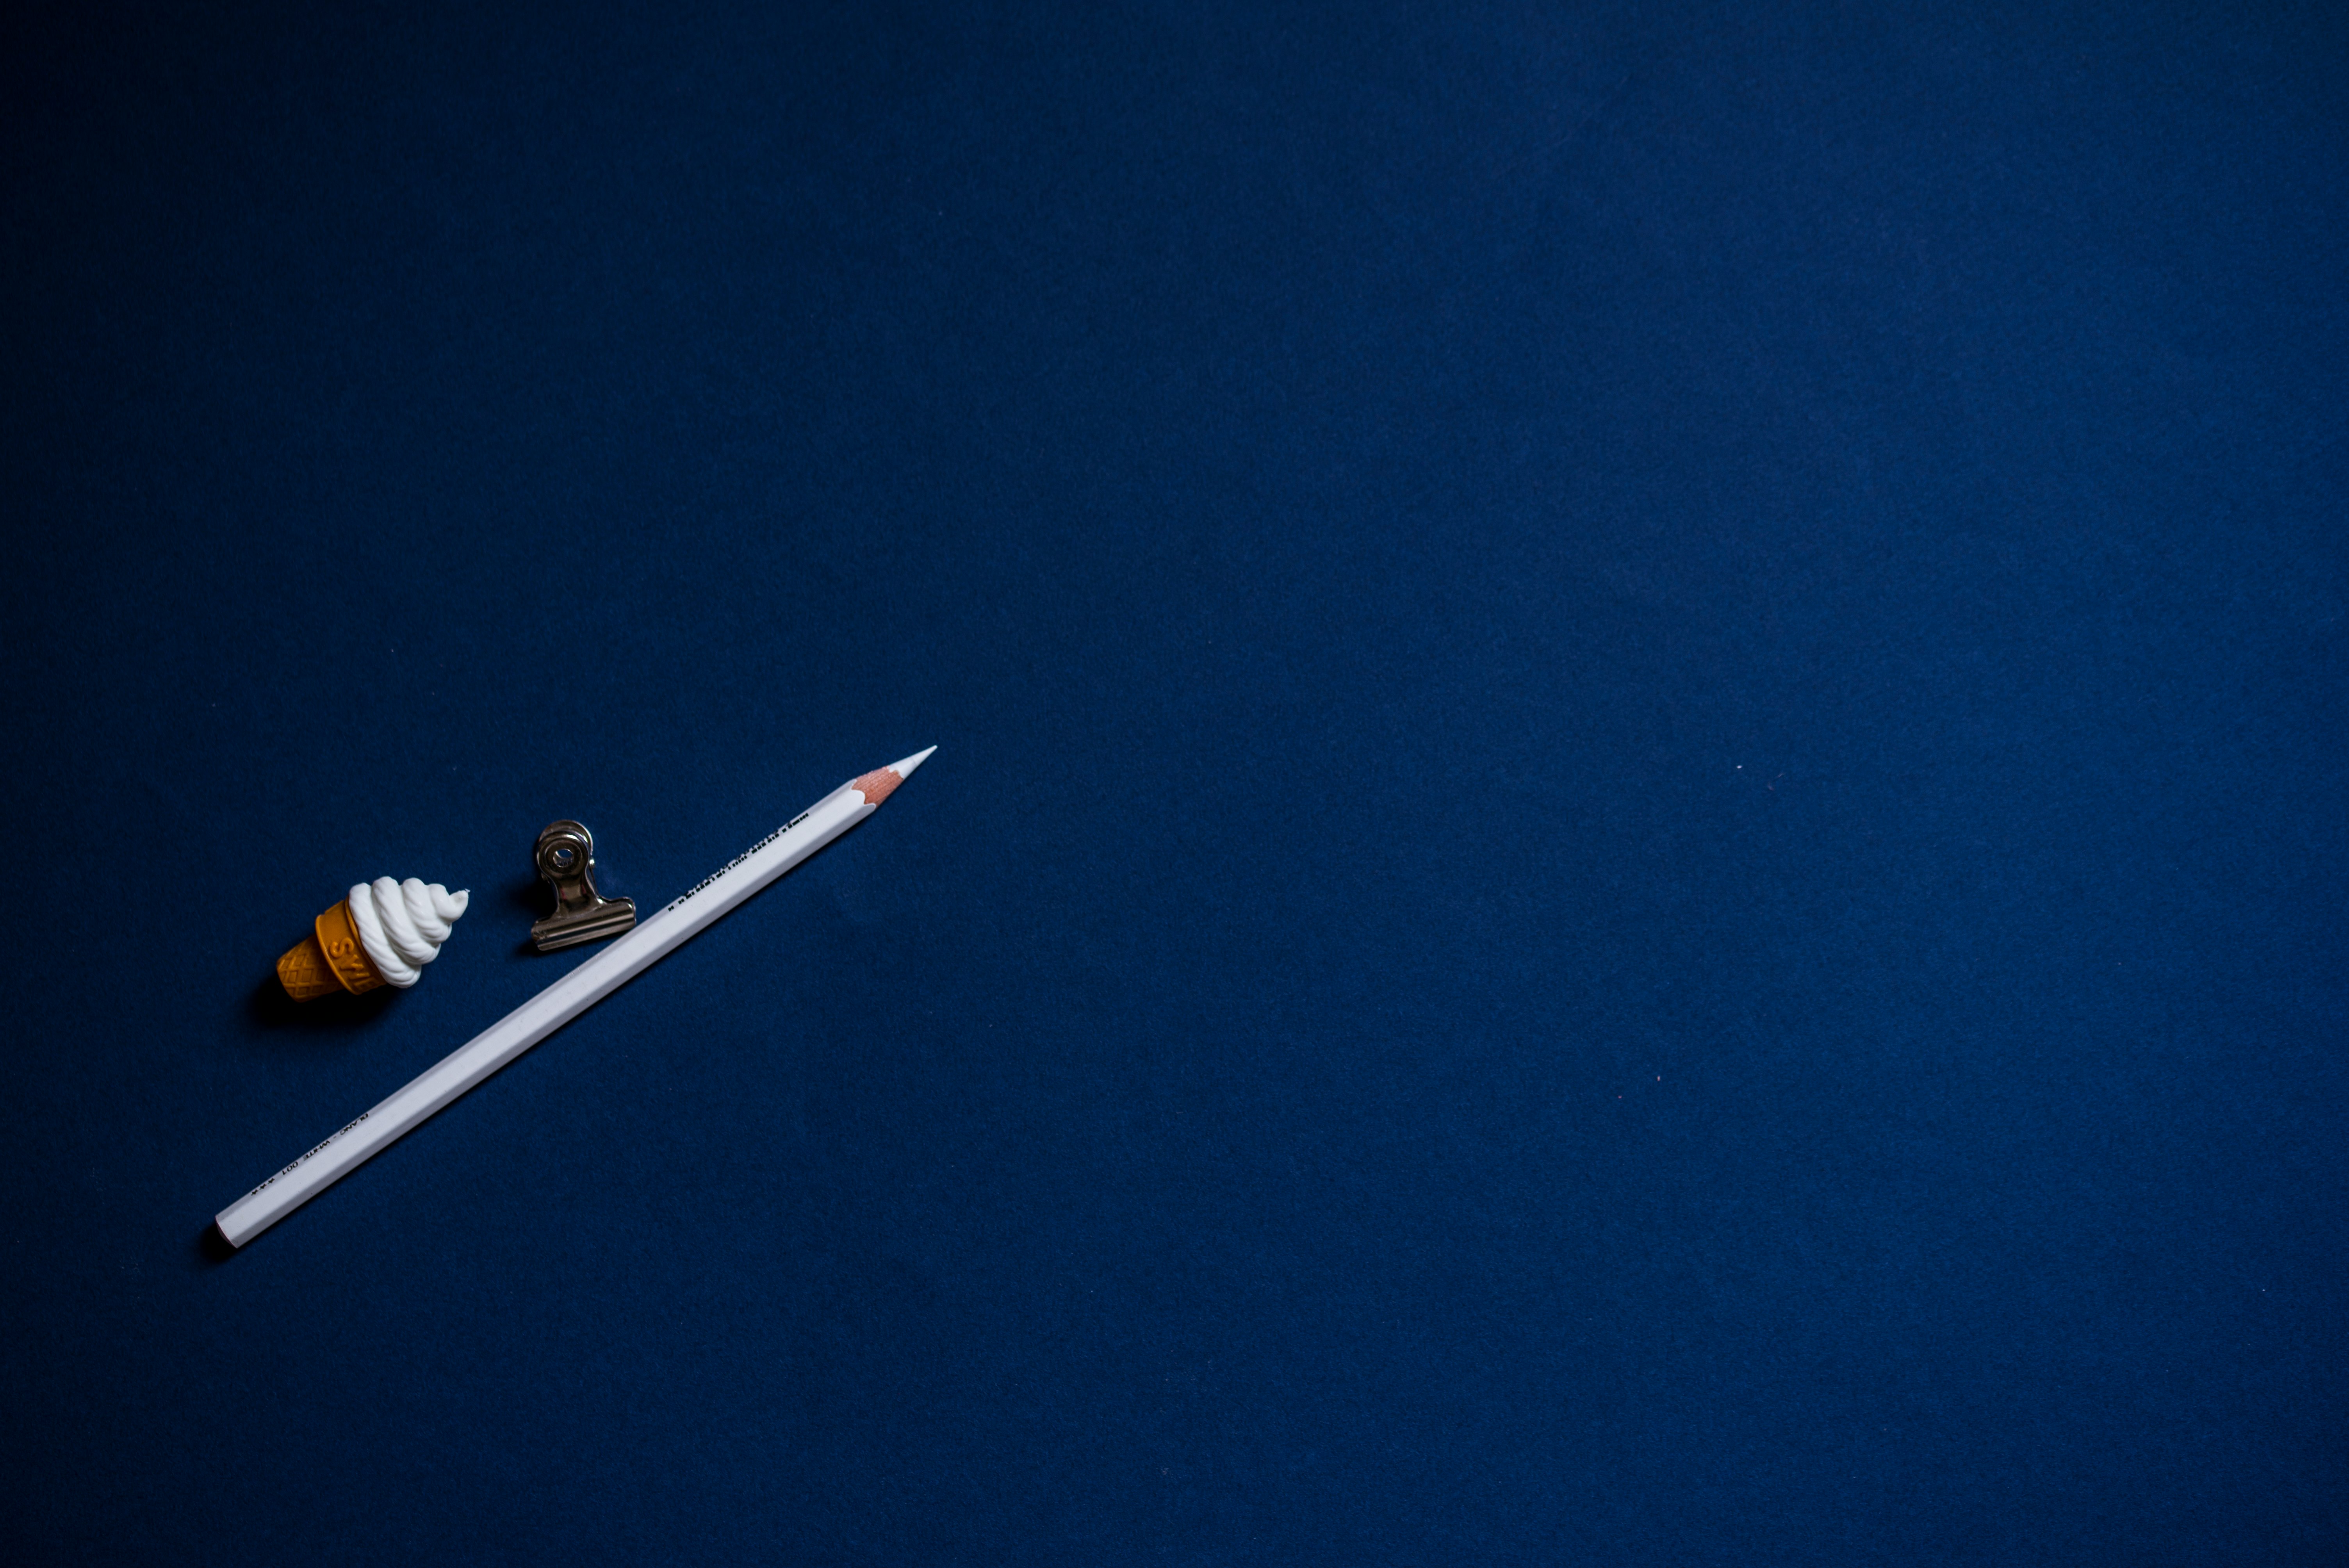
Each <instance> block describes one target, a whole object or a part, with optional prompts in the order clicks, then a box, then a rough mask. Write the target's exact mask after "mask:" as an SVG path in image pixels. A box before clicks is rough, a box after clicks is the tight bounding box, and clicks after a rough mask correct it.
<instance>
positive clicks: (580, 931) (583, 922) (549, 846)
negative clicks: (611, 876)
mask: <svg viewBox="0 0 2349 1568" xmlns="http://www.w3.org/2000/svg"><path fill="white" fill-rule="evenodd" d="M533 858H534V859H535V860H536V861H537V862H538V874H539V878H540V880H541V881H543V882H545V883H546V885H547V886H549V887H551V888H553V889H554V913H553V914H550V915H548V916H547V917H546V918H545V919H544V920H542V921H540V922H539V923H536V924H535V925H533V926H532V927H531V928H530V940H531V942H532V944H533V945H534V946H536V947H537V949H538V950H539V951H540V952H541V953H552V952H554V950H555V949H556V948H558V947H572V946H575V945H577V944H580V943H582V942H597V941H601V940H602V939H603V938H605V937H606V936H617V935H619V934H620V933H622V932H624V931H626V930H627V929H628V928H629V927H630V926H632V925H634V924H636V900H635V899H632V898H605V897H604V896H603V895H602V894H601V893H598V892H596V891H595V836H594V835H593V834H591V833H589V832H588V831H587V830H586V829H585V828H583V827H581V826H580V825H579V824H578V823H576V822H574V821H572V820H569V819H568V818H566V819H564V820H562V821H560V822H549V823H548V824H547V825H546V827H545V829H544V830H543V831H542V832H541V833H540V834H539V835H538V847H537V849H536V850H535V851H533Z"/></svg>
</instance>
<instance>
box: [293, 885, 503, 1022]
mask: <svg viewBox="0 0 2349 1568" xmlns="http://www.w3.org/2000/svg"><path fill="white" fill-rule="evenodd" d="M470 896H471V895H470V894H467V893H464V892H450V891H449V890H448V889H447V888H445V887H442V886H441V885H440V883H439V882H429V883H428V882H419V881H418V880H417V879H416V878H414V877H410V878H409V879H408V880H407V881H406V882H394V881H392V880H391V878H389V877H378V878H376V880H375V881H373V882H361V883H359V884H358V885H357V887H354V888H353V889H351V891H350V895H349V896H348V897H347V898H345V899H344V900H343V901H342V902H341V903H338V904H336V905H335V906H334V907H333V908H332V909H330V910H327V911H326V913H324V914H321V915H320V916H318V918H317V920H316V922H314V923H313V924H312V928H311V934H309V935H308V936H305V937H304V938H303V939H302V941H301V943H300V944H298V945H296V946H295V947H294V948H292V949H290V950H289V951H288V952H287V953H286V954H285V957H283V958H281V959H279V960H278V961H277V978H278V981H279V982H280V983H281V984H282V985H285V993H286V995H289V996H292V997H293V998H294V999H295V1001H296V1002H306V1001H308V1000H310V999H311V998H312V997H313V996H324V995H327V994H328V993H329V992H334V991H348V992H351V993H352V994H353V995H357V993H359V992H361V991H372V990H374V989H375V988H376V987H377V986H378V985H397V986H399V987H402V988H405V987H407V986H409V985H415V984H416V982H417V979H418V977H419V975H422V974H423V973H424V965H427V964H429V963H431V962H432V960H433V959H435V958H437V957H439V956H440V944H442V943H444V942H446V941H448V940H449V931H450V926H451V925H452V924H453V923H455V921H456V919H457V917H458V916H459V915H460V914H462V913H465V905H466V903H467V902H468V900H469V898H470Z"/></svg>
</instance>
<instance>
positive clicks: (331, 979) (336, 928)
mask: <svg viewBox="0 0 2349 1568" xmlns="http://www.w3.org/2000/svg"><path fill="white" fill-rule="evenodd" d="M277 979H278V983H279V984H281V985H284V986H285V994H286V995H289V996H291V997H293V998H294V999H295V1001H296V1002H307V1001H308V1000H310V999H311V998H312V997H313V996H324V995H326V994H327V993H329V992H332V991H348V992H351V993H353V994H354V995H356V994H357V993H358V992H361V991H372V990H374V989H375V988H376V987H377V986H378V985H382V984H383V983H384V979H383V976H382V975H378V974H377V973H376V967H375V965H373V964H370V963H369V962H367V949H365V948H364V947H361V946H360V945H359V934H358V932H357V929H356V928H354V927H353V926H352V924H351V906H350V903H349V901H348V900H345V901H344V902H343V903H338V904H336V905H335V907H334V908H332V909H330V910H328V911H326V913H324V914H322V915H320V916H319V917H318V918H317V920H316V922H315V923H313V926H312V932H311V934H310V935H308V936H305V937H304V938H303V939H302V941H301V943H300V944H299V945H297V946H295V947H293V948H291V949H289V950H287V952H286V954H285V957H283V958H281V959H279V960H278V961H277Z"/></svg>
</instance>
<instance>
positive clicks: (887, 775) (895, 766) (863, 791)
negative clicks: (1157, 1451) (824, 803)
mask: <svg viewBox="0 0 2349 1568" xmlns="http://www.w3.org/2000/svg"><path fill="white" fill-rule="evenodd" d="M936 749H937V748H936V747H935V746H933V747H931V748H930V751H936ZM930 751H916V752H915V753H914V755H912V756H911V757H905V758H899V759H898V760H897V761H895V762H892V763H891V764H889V766H888V767H886V768H875V769H874V770H873V771H872V772H870V773H867V774H865V775H864V777H863V778H861V779H850V780H849V788H851V789H854V790H855V791H856V792H857V793H858V794H860V795H862V796H864V803H865V804H866V805H868V806H878V805H879V804H881V802H882V801H884V800H886V799H888V798H889V794H890V791H892V790H894V789H896V788H897V786H898V785H900V784H903V783H904V782H905V779H906V777H907V775H909V774H911V773H912V772H913V771H914V769H916V768H919V767H920V766H921V765H922V764H923V763H924V762H926V761H927V760H928V759H929V755H930Z"/></svg>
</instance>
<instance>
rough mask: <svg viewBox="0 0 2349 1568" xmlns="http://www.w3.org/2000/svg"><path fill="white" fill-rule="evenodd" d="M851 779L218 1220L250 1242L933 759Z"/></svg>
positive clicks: (864, 813)
mask: <svg viewBox="0 0 2349 1568" xmlns="http://www.w3.org/2000/svg"><path fill="white" fill-rule="evenodd" d="M936 749H937V748H936V747H935V746H933V747H931V748H929V750H928V751H917V752H916V753H914V755H913V756H911V757H908V758H905V760H904V761H902V762H893V763H891V764H890V765H889V766H888V767H886V768H876V769H874V770H873V771H872V772H870V773H867V774H865V775H864V777H862V778H860V779H851V780H850V781H849V782H847V783H845V784H843V785H842V786H841V787H840V788H839V789H834V790H833V792H832V793H831V794H829V795H826V796H825V797H824V798H823V799H821V800H818V801H817V802H816V803H815V804H814V805H812V806H810V807H809V808H808V809H807V810H804V811H802V812H801V813H800V814H799V815H798V816H796V817H793V818H792V820H790V821H788V822H786V823H784V824H783V825H782V826H781V827H780V828H777V829H776V830H774V831H773V832H771V833H769V834H768V835H767V836H766V837H765V838H763V839H761V840H760V841H758V842H757V843H755V844H752V845H751V846H750V848H749V849H747V850H745V851H742V852H741V853H740V854H739V855H737V856H735V857H734V858H733V859H732V860H730V861H727V862H726V864H725V865H723V866H721V867H720V868H719V870H717V871H716V872H712V873H711V874H709V876H707V877H704V878H703V879H702V880H701V881H700V882H696V883H695V884H694V885H693V886H692V887H690V888H688V889H687V890H686V891H685V892H684V893H683V894H682V895H681V896H680V897H678V899H677V900H675V901H674V902H673V903H670V904H668V905H667V907H666V908H664V909H663V910H661V912H660V913H657V914H656V915H654V916H653V917H652V918H651V919H649V920H647V921H645V922H644V923H642V924H640V925H638V926H637V927H636V929H635V930H634V931H631V932H629V933H628V934H626V935H625V936H621V937H618V938H616V939H615V940H614V941H613V943H612V944H611V945H610V946H608V947H606V948H605V949H604V951H602V952H601V953H598V954H595V957H593V958H590V959H589V960H587V962H586V963H585V964H582V965H579V967H578V968H576V969H574V970H573V971H571V973H570V974H568V975H564V977H563V978H562V979H560V980H557V981H556V982H555V983H554V985H549V986H548V987H547V988H546V989H545V990H543V991H541V992H540V993H539V994H538V995H535V996H533V997H532V998H531V999H530V1000H529V1001H527V1002H525V1003H523V1005H522V1006H519V1007H517V1008H515V1009H514V1010H513V1011H512V1012H511V1013H509V1014H507V1015H506V1016H504V1017H502V1018H501V1019H499V1020H498V1021H497V1023H495V1024H493V1025H492V1026H490V1027H489V1028H488V1029H487V1030H485V1031H484V1032H482V1033H481V1034H479V1035H476V1036H475V1037H473V1038H472V1039H471V1040H470V1041H468V1042H467V1043H466V1044H465V1045H463V1046H461V1047H459V1048H458V1049H457V1050H455V1051H453V1052H451V1053H450V1055H448V1056H447V1057H442V1058H441V1060H440V1064H439V1065H438V1066H436V1067H434V1068H430V1069H429V1070H428V1071H427V1072H425V1073H424V1074H423V1075H422V1076H421V1077H419V1078H417V1079H416V1080H415V1081H414V1082H413V1083H410V1084H409V1086H408V1087H407V1088H403V1089H401V1090H400V1091H399V1092H398V1094H395V1095H393V1096H392V1097H391V1098H390V1099H387V1100H385V1101H384V1102H383V1103H382V1104H381V1105H378V1106H377V1107H376V1108H375V1109H373V1110H370V1111H367V1113H366V1114H364V1115H362V1116H361V1117H359V1119H357V1120H356V1121H354V1122H352V1123H351V1124H350V1125H349V1126H347V1127H346V1128H344V1129H343V1130H341V1131H339V1132H336V1134H335V1135H334V1136H333V1137H331V1138H329V1139H327V1140H326V1141H325V1142H324V1143H321V1144H320V1145H318V1147H317V1148H316V1149H313V1150H310V1152H309V1153H307V1154H305V1155H304V1156H302V1158H301V1159H299V1160H296V1161H294V1163H293V1164H291V1165H288V1166H287V1167H285V1170H283V1171H279V1172H278V1173H277V1174H276V1175H274V1176H272V1177H271V1178H270V1179H269V1180H268V1181H264V1182H263V1183H262V1184H261V1185H260V1186H258V1187H255V1188H254V1190H253V1191H250V1192H247V1193H246V1194H245V1195H244V1196H243V1197H242V1198H239V1199H238V1200H237V1201H236V1202H233V1203H231V1204H230V1205H229V1206H228V1207H227V1208H225V1209H222V1211H221V1212H219V1213H218V1214H217V1215H215V1216H214V1217H213V1221H212V1222H213V1223H214V1224H216V1225H218V1226H219V1227H220V1233H221V1234H222V1236H224V1237H226V1238H227V1239H228V1242H229V1244H230V1245H232V1246H239V1247H241V1246H243V1245H244V1243H247V1242H249V1241H251V1240H253V1238H254V1237H255V1236H257V1235H259V1234H261V1233H262V1232H264V1231H265V1230H267V1229H268V1228H269V1227H270V1226H272V1225H274V1224H275V1223H276V1222H278V1221H280V1220H282V1219H284V1218H285V1216H286V1215H288V1214H290V1213H292V1212H294V1211H295V1210H296V1209H298V1208H300V1207H301V1206H302V1205H303V1204H305V1203H306V1202H309V1201H310V1200H311V1199H313V1198H315V1197H316V1196H317V1195H318V1194H319V1193H320V1192H323V1191H326V1189H327V1188H328V1187H330V1186H332V1185H334V1183H335V1182H336V1181H338V1180H339V1179H340V1178H341V1177H343V1176H344V1175H345V1174H346V1173H347V1172H348V1171H351V1170H353V1169H354V1168H356V1167H357V1165H359V1164H360V1163H361V1162H362V1161H366V1160H367V1158H368V1157H369V1156H370V1155H372V1154H374V1153H375V1152H376V1151H377V1150H380V1149H382V1148H384V1147H385V1146H386V1145H388V1144H389V1143H390V1142H392V1140H395V1139H397V1138H398V1137H399V1136H400V1135H401V1134H402V1133H404V1132H406V1131H408V1130H409V1129H410V1128H413V1127H414V1126H416V1125H417V1124H418V1123H419V1122H420V1121H422V1120H424V1119H426V1118H427V1117H429V1116H430V1115H431V1114H432V1113H433V1112H434V1111H437V1110H439V1109H440V1108H441V1107H442V1106H444V1105H447V1104H448V1103H449V1102H450V1100H452V1099H456V1098H457V1097H458V1096H459V1095H460V1094H463V1093H464V1092H465V1091H466V1090H467V1089H469V1088H472V1087H473V1086H474V1085H475V1084H477V1083H480V1082H481V1080H482V1079H483V1078H488V1077H489V1076H490V1075H491V1074H492V1073H493V1072H495V1071H497V1070H498V1069H499V1068H502V1067H503V1066H505V1065H506V1064H507V1063H508V1062H510V1061H512V1060H513V1059H514V1058H515V1057H518V1056H520V1055H522V1054H523V1052H524V1051H526V1050H528V1049H530V1048H531V1047H533V1046H534V1045H536V1044H538V1042H539V1041H541V1040H543V1039H544V1038H546V1037H547V1036H549V1035H551V1034H553V1033H554V1031H555V1030H557V1029H559V1028H561V1027H563V1026H564V1025H565V1024H567V1023H569V1022H570V1021H571V1020H572V1019H574V1018H575V1017H577V1016H579V1015H580V1014H582V1013H584V1012H585V1011H586V1010H587V1009H588V1008H590V1007H592V1006H595V1004H596V1003H598V1002H600V1001H602V1000H603V999H604V998H605V997H606V996H608V995H611V994H612V993H613V992H614V991H616V990H618V989H619V988H620V987H621V986H622V985H626V984H627V983H628V982H629V981H630V980H633V979H635V978H636V976H637V975H640V974H642V973H643V972H644V971H645V970H647V969H648V968H650V967H651V966H652V965H655V964H657V963H658V962H659V961H660V960H661V959H663V958H665V957H667V955H668V954H669V952H670V951H671V950H672V949H674V948H676V947H677V946H678V944H681V943H683V942H684V941H685V940H686V939H687V938H688V937H690V936H692V935H693V934H695V933H697V932H698V931H699V930H700V929H701V928H702V927H703V926H705V925H708V924H709V923H710V922H711V921H713V920H716V919H717V918H718V917H719V915H721V914H724V913H726V912H727V911H728V910H730V909H732V908H733V907H734V906H735V905H737V904H739V903H741V902H742V901H743V900H745V899H747V898H749V897H750V895H751V894H752V893H754V892H758V891H759V890H760V889H761V888H762V887H765V886H766V885H767V884H768V883H769V882H773V881H774V880H775V879H776V878H777V877H779V876H781V875H782V874H783V873H784V872H787V871H789V870H791V869H792V867H793V866H795V865H797V864H799V863H800V862H801V861H803V860H805V859H807V858H808V857H809V856H810V855H812V854H813V853H815V852H816V851H818V850H820V849H822V848H823V847H824V845H826V844H828V843H830V842H832V841H833V840H834V839H836V838H838V837H840V835H841V834H843V833H844V832H846V831H847V830H849V829H851V828H853V827H854V826H855V825H856V824H857V823H859V822H861V821H863V820H864V819H865V818H867V817H869V816H871V815H872V814H873V811H874V808H875V807H877V806H878V805H880V804H881V802H882V801H884V800H885V799H888V798H889V792H890V791H891V790H893V789H896V787H897V786H898V785H900V784H902V783H904V782H905V779H906V777H907V775H909V774H911V773H912V772H913V771H914V769H916V768H919V767H920V766H921V765H922V764H923V762H924V761H925V760H926V759H927V758H928V757H929V755H930V752H931V751H936Z"/></svg>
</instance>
